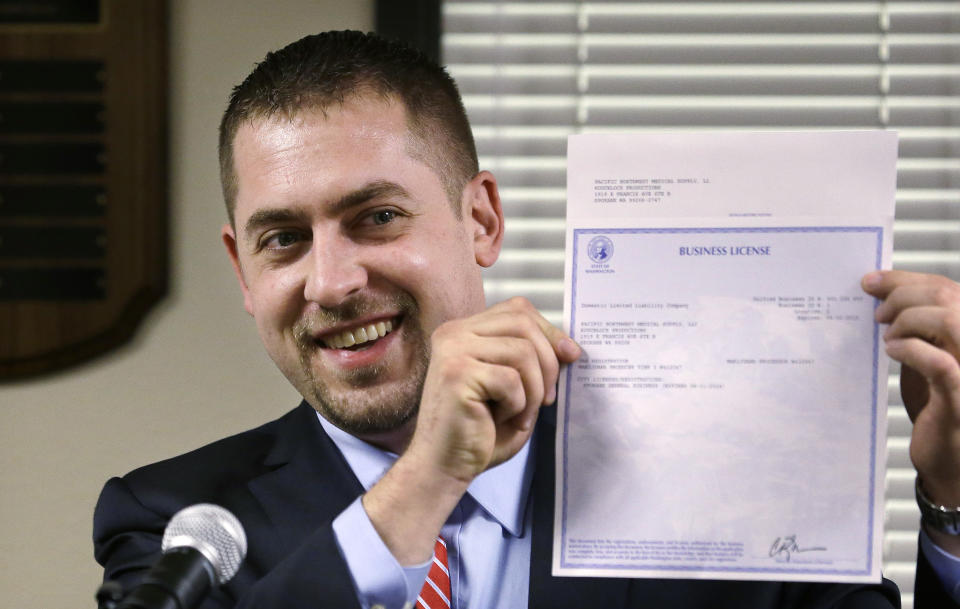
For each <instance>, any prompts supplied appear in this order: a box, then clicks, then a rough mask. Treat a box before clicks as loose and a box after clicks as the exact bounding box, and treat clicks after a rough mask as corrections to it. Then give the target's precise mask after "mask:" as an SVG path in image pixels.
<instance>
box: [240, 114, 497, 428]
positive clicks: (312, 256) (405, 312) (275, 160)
mask: <svg viewBox="0 0 960 609" xmlns="http://www.w3.org/2000/svg"><path fill="white" fill-rule="evenodd" d="M413 144H414V143H413V142H412V140H411V138H410V136H409V134H408V131H407V129H406V123H405V114H404V109H403V106H402V105H400V104H399V103H387V102H384V101H380V100H365V99H362V98H358V99H354V100H348V101H347V102H346V103H345V104H344V105H343V106H335V107H333V108H329V109H327V110H326V113H325V114H324V113H321V112H319V111H315V110H305V111H303V112H301V113H298V114H297V115H296V116H294V117H293V119H286V118H278V119H266V120H261V121H255V122H252V123H247V124H244V125H243V126H241V128H240V129H239V130H238V131H237V134H236V137H235V139H234V164H235V167H234V168H235V173H236V176H237V186H238V188H237V199H236V208H235V216H234V220H235V228H234V227H230V226H225V227H224V229H223V239H224V242H225V244H226V245H227V250H228V252H229V253H230V255H231V258H232V260H233V262H234V267H235V269H236V271H237V274H238V277H239V278H240V283H241V288H242V290H243V294H244V303H245V306H246V309H247V311H248V312H249V313H250V314H251V315H253V317H254V318H255V320H256V323H257V329H258V331H259V333H260V338H261V340H262V341H263V343H264V345H265V346H266V349H267V351H268V353H269V354H270V356H271V357H272V358H273V360H274V362H276V364H277V366H278V367H279V368H280V370H281V371H282V372H283V373H284V375H286V377H287V378H288V379H289V380H290V382H291V383H292V384H293V385H294V386H295V387H296V388H297V389H298V390H299V391H300V393H301V394H302V395H303V396H304V397H305V398H306V399H307V401H308V402H310V403H311V404H312V405H313V406H314V408H316V409H317V410H318V411H319V412H320V413H321V414H323V415H324V416H325V417H326V418H327V419H328V420H330V421H331V422H333V423H334V424H336V425H337V426H339V427H341V428H343V429H345V430H346V431H348V432H350V433H353V434H354V435H357V436H361V437H367V438H371V439H378V438H380V439H389V438H390V435H391V433H392V434H393V435H394V436H395V435H396V434H398V433H400V434H408V433H409V432H410V429H412V428H411V426H410V425H409V422H410V421H411V418H412V416H413V415H414V414H415V412H416V408H417V406H418V404H419V401H420V391H421V389H422V385H423V379H424V376H425V374H426V369H427V364H428V360H429V355H430V354H429V337H430V334H431V333H432V332H433V330H434V329H436V328H437V326H439V325H440V324H441V323H443V322H445V321H447V320H450V319H454V318H458V317H464V316H467V315H471V314H473V313H476V312H478V311H480V310H482V309H483V308H484V306H485V304H484V298H483V288H482V282H481V277H480V268H481V265H484V266H485V265H489V264H491V263H492V262H493V259H495V258H496V254H497V253H498V251H499V243H500V241H499V237H497V238H496V239H493V240H492V241H491V239H490V238H488V237H487V236H486V233H487V232H489V230H488V229H489V227H488V226H486V224H485V222H484V221H483V218H486V217H488V216H489V210H487V212H486V213H487V214H488V215H487V216H483V215H480V216H478V215H477V209H476V208H477V206H478V205H479V206H480V207H482V206H483V205H484V201H486V204H487V205H488V206H492V208H495V215H496V217H497V218H499V223H500V227H499V228H498V229H497V230H498V231H500V232H502V215H501V214H500V208H499V201H497V200H496V186H495V183H493V181H492V176H489V174H486V176H487V177H488V178H489V179H488V180H486V181H485V182H484V181H483V180H480V179H475V180H474V181H472V182H471V183H470V184H468V185H467V187H466V189H465V190H464V196H463V200H462V201H461V202H460V204H461V206H462V211H463V220H458V219H457V218H456V217H455V215H454V212H453V210H452V208H451V205H450V203H449V201H448V199H447V196H446V194H445V191H444V188H443V183H442V182H441V180H440V179H439V178H438V176H437V175H436V174H435V173H434V171H433V170H432V169H431V168H430V167H429V166H427V165H426V164H425V163H424V162H422V161H420V160H416V159H415V158H414V157H413V156H411V154H410V150H411V149H412V148H411V147H412V146H413ZM416 156H417V157H418V158H422V157H423V155H421V154H417V155H416ZM483 175H484V174H481V176H483ZM491 189H492V190H491ZM491 192H492V195H493V199H494V201H493V202H492V203H491V201H490V198H489V196H486V197H485V195H490V194H491ZM483 211H484V210H481V212H483ZM491 248H492V249H493V250H494V251H492V252H491ZM491 256H492V257H491ZM355 343H356V344H355Z"/></svg>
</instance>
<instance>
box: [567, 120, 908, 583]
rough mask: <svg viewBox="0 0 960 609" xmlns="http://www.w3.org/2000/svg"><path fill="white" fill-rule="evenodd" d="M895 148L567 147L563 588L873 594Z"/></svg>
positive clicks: (851, 141)
mask: <svg viewBox="0 0 960 609" xmlns="http://www.w3.org/2000/svg"><path fill="white" fill-rule="evenodd" d="M896 146H897V141H896V134H894V133H890V132H819V133H723V134H719V133H711V134H693V133H684V134H658V135H654V134H649V135H581V136H573V137H571V138H570V140H569V142H568V160H569V161H568V162H569V166H568V183H567V189H568V203H567V205H568V210H567V241H566V247H567V251H566V277H565V283H566V290H565V311H564V323H565V329H566V330H567V332H568V333H569V334H570V335H571V336H572V337H573V338H574V339H575V340H576V341H577V342H578V343H579V344H580V345H581V346H582V347H583V350H584V355H583V357H581V359H580V360H579V361H577V362H575V363H574V364H572V365H570V366H568V367H567V368H566V369H565V371H564V372H563V374H562V375H561V379H560V398H559V411H558V437H557V489H556V493H557V495H556V514H555V533H554V563H553V572H554V574H555V575H569V576H612V577H658V578H704V579H738V580H743V579H753V580H806V581H844V582H869V581H879V579H880V561H881V543H882V524H883V488H884V475H885V468H884V464H885V458H886V455H885V438H886V404H887V360H886V357H885V355H884V353H883V348H882V340H881V334H880V330H879V328H878V326H877V324H876V323H875V322H874V319H873V311H874V307H875V305H876V302H875V300H874V299H873V298H870V297H868V296H867V295H866V294H864V293H863V291H862V290H861V289H860V278H861V277H862V276H863V275H864V274H865V273H867V272H868V271H870V270H873V269H878V268H889V260H890V255H891V249H892V247H891V241H892V225H893V203H894V192H895V165H896V154H897V153H896Z"/></svg>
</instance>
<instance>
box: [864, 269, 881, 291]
mask: <svg viewBox="0 0 960 609" xmlns="http://www.w3.org/2000/svg"><path fill="white" fill-rule="evenodd" d="M882 278H883V275H882V274H881V273H880V271H873V272H871V273H867V274H866V275H864V277H863V285H864V286H866V287H868V288H874V287H877V286H878V285H880V280H881V279H882Z"/></svg>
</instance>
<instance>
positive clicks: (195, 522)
mask: <svg viewBox="0 0 960 609" xmlns="http://www.w3.org/2000/svg"><path fill="white" fill-rule="evenodd" d="M182 547H190V548H194V549H195V550H198V551H199V552H200V553H201V554H203V555H204V557H206V559H207V560H209V561H210V564H211V565H213V569H214V571H215V572H216V578H217V581H216V582H214V583H215V584H217V585H220V584H225V583H226V582H228V581H229V580H230V578H231V577H233V576H234V575H236V574H237V571H238V570H239V569H240V563H241V562H243V557H244V556H246V554H247V535H246V534H245V533H244V532H243V526H241V525H240V521H239V520H237V517H236V516H234V515H233V514H231V513H230V512H229V511H228V510H226V509H224V508H222V507H220V506H219V505H214V504H212V503H198V504H196V505H191V506H189V507H186V508H183V509H182V510H180V511H179V512H177V513H176V514H174V515H173V518H171V519H170V523H169V524H167V528H166V529H165V530H164V531H163V542H162V543H161V548H162V549H163V551H164V552H167V550H170V549H173V548H182Z"/></svg>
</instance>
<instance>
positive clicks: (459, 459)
mask: <svg viewBox="0 0 960 609" xmlns="http://www.w3.org/2000/svg"><path fill="white" fill-rule="evenodd" d="M579 356H580V348H579V347H578V346H577V345H576V343H574V342H573V340H571V339H570V338H569V337H568V336H567V335H566V334H564V333H563V332H562V331H561V330H559V329H557V328H555V327H554V326H552V325H551V324H550V323H549V322H547V320H546V319H544V318H543V316H542V315H540V313H539V312H538V311H537V310H536V309H535V308H534V307H533V305H532V304H530V302H529V301H528V300H526V299H524V298H514V299H511V300H509V301H507V302H503V303H500V304H498V305H495V306H493V307H491V308H489V309H487V310H486V311H483V312H482V313H479V314H477V315H474V316H472V317H468V318H466V319H458V320H454V321H450V322H447V323H445V324H443V325H442V326H440V327H439V328H437V330H436V331H435V332H434V333H433V336H432V337H431V354H430V366H429V368H428V370H427V376H426V380H425V382H424V388H423V395H422V397H421V401H420V410H419V413H418V415H417V424H416V428H415V430H414V433H413V437H412V439H411V440H410V444H409V445H408V447H407V449H406V450H405V451H404V453H403V455H402V456H401V457H400V459H398V460H397V462H396V464H394V466H393V467H392V468H391V469H390V471H389V472H387V474H386V475H385V476H384V477H383V479H382V480H381V481H380V482H379V483H377V484H376V485H375V486H374V487H373V488H372V489H370V491H369V492H368V493H367V494H366V495H365V496H364V500H363V505H364V508H365V509H366V511H367V514H368V515H369V516H370V520H371V521H372V522H373V524H374V527H375V528H376V529H377V532H378V533H379V534H380V537H381V538H382V539H383V540H384V542H385V543H386V544H387V547H388V548H390V550H391V551H392V552H393V554H394V556H395V557H396V558H397V560H398V561H399V562H400V563H401V564H406V565H409V564H416V563H418V562H423V561H425V560H427V559H429V557H430V555H431V553H432V549H433V541H434V538H435V536H436V534H437V533H438V532H439V530H440V527H441V526H443V523H444V522H445V521H446V519H447V517H448V516H449V514H450V512H451V511H452V510H453V508H454V507H455V506H456V504H457V502H458V501H459V500H460V497H461V496H462V495H463V493H464V492H466V489H467V487H468V486H469V485H470V482H471V481H472V480H473V479H474V478H475V477H476V476H477V475H479V474H480V473H482V472H483V471H485V470H486V469H488V468H490V467H493V466H495V465H498V464H499V463H502V462H504V461H506V460H508V459H510V457H512V456H513V455H515V454H516V453H517V452H518V451H519V450H520V448H521V447H522V446H523V445H524V443H525V442H526V441H527V440H528V439H529V438H530V435H531V434H532V433H533V428H534V424H535V423H536V420H537V414H538V412H539V410H540V407H541V406H543V405H545V404H549V403H551V402H553V401H554V399H555V398H556V383H557V378H558V376H559V372H560V365H561V364H563V363H570V362H572V361H574V360H576V359H577V358H578V357H579Z"/></svg>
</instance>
